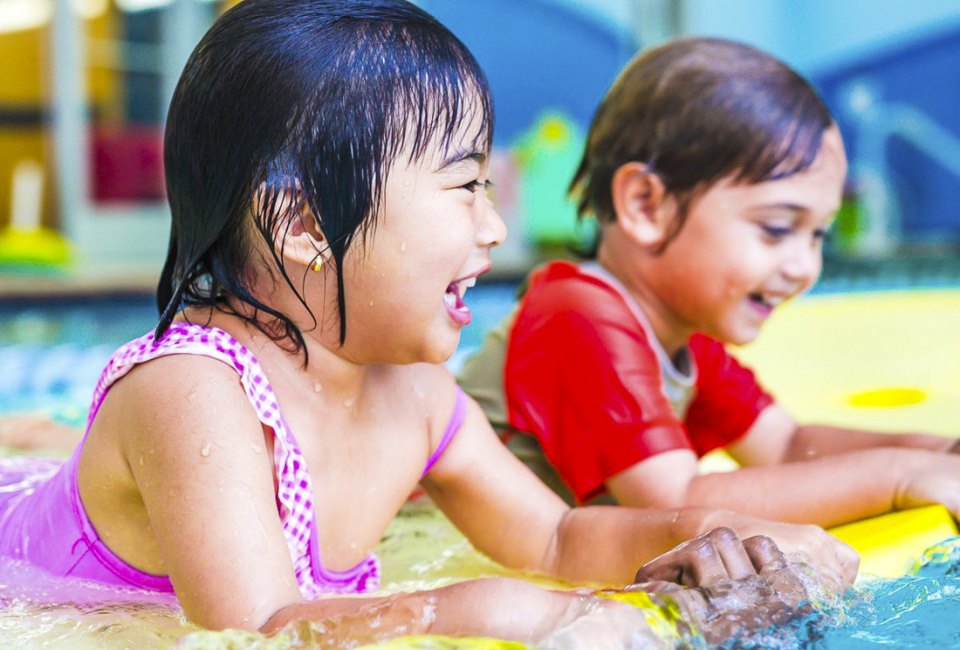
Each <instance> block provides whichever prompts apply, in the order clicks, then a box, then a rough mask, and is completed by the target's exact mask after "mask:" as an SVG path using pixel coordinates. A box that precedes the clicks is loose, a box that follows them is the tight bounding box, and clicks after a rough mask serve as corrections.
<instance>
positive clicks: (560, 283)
mask: <svg viewBox="0 0 960 650" xmlns="http://www.w3.org/2000/svg"><path fill="white" fill-rule="evenodd" d="M522 291H523V293H522V296H521V298H522V299H523V301H524V302H525V303H530V302H536V303H539V304H543V305H544V306H550V305H552V306H555V307H566V308H575V307H580V306H582V307H584V308H588V307H590V306H595V305H596V301H598V300H611V301H612V302H613V303H623V300H622V299H621V297H620V295H619V293H618V292H617V291H616V289H615V288H614V287H613V286H612V285H611V284H610V283H609V282H607V281H605V280H604V279H603V278H602V277H600V276H598V275H597V274H595V273H590V272H588V271H586V270H584V269H583V267H582V266H581V265H579V264H576V263H574V262H568V261H565V260H559V261H554V262H549V263H547V264H545V265H543V266H541V267H539V268H537V269H535V270H534V271H533V272H532V273H531V274H530V276H529V278H528V279H527V283H526V287H525V288H524V289H523V290H522ZM623 306H624V308H626V304H624V305H623Z"/></svg>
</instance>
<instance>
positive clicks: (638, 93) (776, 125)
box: [570, 38, 833, 252]
mask: <svg viewBox="0 0 960 650" xmlns="http://www.w3.org/2000/svg"><path fill="white" fill-rule="evenodd" d="M832 124H833V119H832V118H831V116H830V112H829V111H828V110H827V108H826V106H825V105H824V104H823V102H822V100H821V99H820V97H819V96H818V95H817V93H816V91H815V90H814V89H813V88H812V87H811V86H810V84H809V83H807V82H806V80H804V79H803V78H802V77H801V76H800V75H798V74H797V73H796V72H794V71H793V70H791V69H790V68H789V67H788V66H786V65H785V64H783V63H782V62H780V61H778V60H777V59H775V58H774V57H772V56H770V55H769V54H766V53H765V52H762V51H760V50H758V49H756V48H753V47H750V46H747V45H743V44H740V43H735V42H732V41H726V40H722V39H715V38H681V39H676V40H673V41H670V42H668V43H666V44H665V45H662V46H660V47H656V48H654V49H652V50H649V51H647V52H644V53H642V54H640V55H639V56H638V57H636V58H635V59H634V60H633V61H632V62H630V64H628V65H627V67H626V68H625V69H624V70H623V71H622V72H621V73H620V76H619V77H618V78H617V80H616V81H615V82H614V83H613V86H612V87H611V88H610V90H609V91H608V92H607V95H606V97H604V99H603V101H602V102H601V104H600V107H599V108H598V109H597V112H596V114H595V115H594V118H593V122H592V124H591V126H590V132H589V135H588V136H587V145H586V149H585V151H584V154H583V158H582V159H581V161H580V167H579V169H578V170H577V173H576V174H575V175H574V178H573V182H572V183H571V184H570V194H571V196H574V197H575V198H576V199H577V200H578V211H579V214H580V216H581V217H582V216H585V215H588V214H592V215H594V216H596V218H597V219H598V220H599V221H600V222H601V223H609V222H612V221H614V220H615V219H616V214H615V212H614V208H613V200H612V196H611V183H612V181H613V176H614V173H615V172H616V171H617V169H618V168H619V167H621V166H622V165H624V164H626V163H628V162H633V161H637V162H642V163H645V164H646V165H647V166H648V167H649V168H650V170H651V171H652V172H654V173H656V174H657V175H658V176H659V177H660V179H661V180H662V181H663V183H664V185H665V187H666V190H667V192H669V193H670V194H671V195H672V196H673V198H674V199H675V200H676V201H677V206H678V211H677V212H678V213H677V219H676V221H675V222H674V224H673V226H672V232H671V235H670V236H669V237H668V238H667V239H666V243H665V244H664V247H665V246H666V245H667V244H668V243H669V242H670V240H671V238H672V237H674V236H676V234H677V233H678V232H679V231H680V229H681V228H682V226H683V223H684V219H685V217H686V211H687V209H688V208H689V206H690V202H691V201H692V200H693V199H695V198H696V197H697V196H698V195H699V194H700V193H702V192H703V191H705V190H706V189H707V188H708V187H709V186H711V185H713V184H714V183H716V182H718V181H720V180H722V179H724V178H728V177H730V178H732V179H733V180H734V181H735V182H738V183H760V182H763V181H767V180H773V179H775V178H781V177H784V176H789V175H791V174H795V173H797V172H800V171H803V170H804V169H806V168H808V167H809V166H810V165H811V164H812V163H813V161H814V160H815V159H816V157H817V154H818V153H819V151H820V143H821V140H822V137H823V132H824V131H825V130H826V129H827V128H828V127H830V126H831V125H832ZM594 252H595V251H594Z"/></svg>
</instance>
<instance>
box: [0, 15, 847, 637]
mask: <svg viewBox="0 0 960 650" xmlns="http://www.w3.org/2000/svg"><path fill="white" fill-rule="evenodd" d="M492 121H493V115H492V104H491V98H490V94H489V90H488V87H487V83H486V81H485V79H484V76H483V74H482V72H481V71H480V69H479V67H478V66H477V63H476V61H475V60H474V59H473V57H472V56H471V55H470V53H469V52H468V51H467V50H466V48H465V47H464V46H463V44H462V43H460V41H458V40H457V39H456V38H455V37H454V36H453V35H452V34H450V33H449V32H448V31H447V30H446V29H445V28H444V27H442V26H441V25H440V24H438V23H437V22H436V21H434V20H433V19H432V18H431V17H429V16H428V15H426V14H424V13H423V12H422V11H420V10H419V9H417V8H416V7H415V6H413V5H410V4H408V3H406V2H404V1H403V0H357V1H354V2H350V3H344V2H340V1H333V0H247V1H246V2H243V3H241V4H239V5H238V6H237V7H236V8H234V9H232V10H231V11H229V12H227V13H226V14H225V15H224V16H223V17H221V18H220V20H218V22H217V23H216V24H215V25H214V26H213V27H212V28H211V30H210V31H209V32H208V33H207V35H206V36H205V37H204V38H203V40H202V41H201V42H200V44H199V45H198V46H197V48H196V50H195V51H194V53H193V55H192V56H191V58H190V60H189V61H188V63H187V66H186V69H185V70H184V72H183V75H182V77H181V80H180V83H179V85H178V87H177V89H176V93H175V96H174V98H173V101H172V104H171V107H170V113H169V118H168V122H167V129H166V136H165V137H166V142H165V165H166V178H167V188H168V194H169V200H170V205H171V209H172V214H173V227H172V234H171V241H170V249H169V255H168V258H167V263H166V265H165V267H164V269H163V274H162V277H161V280H160V284H159V295H158V303H159V306H160V309H161V311H162V316H161V318H160V322H159V325H158V326H157V328H156V331H155V332H153V333H151V334H148V335H146V336H144V337H142V338H140V339H137V340H135V341H132V342H130V343H128V344H126V345H124V346H123V347H121V348H120V349H119V350H118V351H117V352H116V353H115V355H114V356H113V357H112V359H111V360H110V362H109V364H108V366H107V368H106V369H105V370H104V372H103V375H102V376H101V379H100V382H99V384H98V386H97V388H96V391H95V394H94V399H93V405H92V408H91V411H90V415H89V419H88V426H87V430H86V434H85V436H84V439H83V441H82V442H81V444H80V445H79V446H78V447H77V449H76V450H75V452H74V453H73V455H72V456H71V457H70V459H69V460H67V461H66V463H65V464H64V465H63V466H62V467H61V468H60V470H59V471H58V472H57V473H55V474H53V475H52V476H48V477H26V480H25V481H24V482H23V483H22V484H21V485H24V486H29V489H25V490H22V491H20V492H15V493H12V494H9V493H8V494H4V495H3V497H2V502H0V551H2V553H3V554H5V555H7V556H12V557H16V558H23V559H26V560H28V561H31V562H34V563H36V564H39V565H41V566H42V567H44V568H46V569H48V570H49V571H51V572H53V573H55V574H58V575H72V576H77V577H81V578H88V579H91V580H99V581H103V582H107V583H111V584H122V585H134V586H137V587H141V588H145V589H150V590H155V591H161V592H174V593H175V594H176V597H177V599H178V600H179V602H180V603H181V604H182V606H183V609H184V611H185V613H186V615H187V616H188V617H189V618H190V619H191V620H193V621H195V622H196V623H199V624H201V625H204V626H209V627H212V628H223V627H239V628H248V629H260V630H264V631H271V630H275V629H277V628H278V627H280V626H282V625H284V624H285V623H287V622H289V621H292V620H295V619H313V620H326V619H343V617H348V618H349V617H352V616H354V615H356V616H359V617H361V620H368V619H369V620H372V619H373V618H374V617H375V618H376V626H363V625H360V627H354V628H352V630H353V633H357V631H358V630H363V629H365V633H366V634H369V635H380V636H383V637H388V636H392V635H397V634H401V633H411V632H422V631H430V632H434V633H445V634H484V635H490V636H499V637H504V638H509V639H518V640H523V641H530V642H536V643H547V644H549V643H560V642H561V641H562V642H564V643H570V644H572V646H573V647H577V645H578V644H581V646H580V647H583V646H582V644H583V643H586V642H587V640H588V639H589V640H590V642H595V641H596V639H593V637H592V636H591V635H593V634H595V633H596V632H597V630H598V629H600V630H603V634H606V635H609V637H610V638H609V639H607V641H606V643H610V644H611V646H610V647H620V646H621V645H626V644H628V643H629V642H630V639H635V638H641V639H643V638H646V637H645V636H643V635H644V634H647V632H645V629H646V628H645V622H644V618H643V616H642V614H641V613H640V612H639V610H635V609H633V608H631V607H629V606H627V605H623V604H621V603H616V602H610V601H602V602H604V603H607V604H603V605H599V604H598V603H599V602H601V601H598V600H596V599H594V598H592V597H587V596H584V595H582V594H573V593H559V592H552V591H547V590H543V589H541V588H538V587H534V586H532V585H530V584H527V583H524V582H518V581H512V580H485V581H476V582H468V583H462V584H458V585H454V586H451V587H446V588H442V589H437V590H434V591H431V592H424V593H413V594H403V595H395V596H391V597H370V598H323V599H318V597H319V596H321V595H331V594H332V595H337V594H350V595H355V594H364V593H370V592H373V591H375V590H376V588H377V584H378V579H379V574H380V565H379V562H378V560H377V558H376V557H375V556H373V555H371V549H372V548H373V547H374V546H375V545H376V544H377V543H378V541H379V540H380V538H381V536H382V534H383V532H384V530H385V528H386V526H387V524H388V523H389V522H390V521H391V519H392V518H393V516H394V515H395V514H396V512H397V510H398V509H399V508H400V506H401V505H402V504H403V503H404V501H405V500H406V498H407V496H408V495H409V494H410V493H411V491H412V490H413V489H414V488H415V486H416V485H417V484H418V483H420V484H421V485H422V486H423V487H424V488H425V490H426V491H427V493H428V494H429V495H430V496H431V497H432V498H433V499H434V500H435V501H436V503H437V504H438V505H439V507H440V508H442V509H443V511H444V512H445V513H446V514H447V515H448V516H449V517H450V519H451V520H452V521H453V522H454V523H455V524H456V525H457V526H458V527H459V528H460V530H462V531H463V532H464V533H465V534H466V535H467V536H468V537H469V538H470V540H471V541H472V542H473V544H474V545H476V547H477V548H478V549H479V550H481V551H483V552H485V553H487V554H488V555H489V556H490V557H492V558H493V559H495V560H497V561H499V562H501V563H503V564H504V565H507V566H510V567H516V568H518V569H526V570H530V571H536V572H543V573H547V574H551V575H555V576H559V577H562V578H565V579H568V580H571V581H591V582H594V583H602V584H611V585H620V586H622V585H626V584H628V583H630V582H631V581H632V580H633V579H634V572H635V571H636V569H637V567H638V566H640V565H641V564H643V563H644V562H647V561H649V560H650V559H651V558H654V556H656V555H658V554H660V553H664V552H665V551H668V550H669V549H670V548H671V547H672V546H674V545H675V544H677V543H678V542H681V541H683V540H686V539H690V538H694V537H697V536H698V535H701V534H704V533H706V531H709V530H710V529H713V528H715V527H716V526H720V525H724V526H729V527H730V529H733V531H736V533H738V534H739V535H742V536H744V537H746V536H748V535H755V534H757V533H765V534H768V535H770V536H772V537H774V538H775V539H776V540H778V541H779V542H780V543H781V545H782V547H783V548H784V549H785V550H790V551H802V552H806V553H807V555H808V556H809V557H810V558H812V559H813V561H814V563H815V565H817V566H819V567H821V568H823V569H824V570H825V571H826V572H828V573H834V574H836V576H837V580H838V582H839V583H840V586H841V587H843V586H845V585H848V584H850V582H851V581H852V579H853V577H854V575H855V572H856V557H855V553H852V550H851V549H850V548H849V547H847V546H845V545H842V544H840V543H839V542H837V541H836V540H833V539H832V538H830V537H829V536H828V535H826V534H825V533H824V532H823V531H822V530H820V529H819V528H816V527H810V526H789V525H783V524H775V523H769V522H764V521H760V520H757V519H753V518H750V517H744V516H741V515H735V514H733V513H729V512H726V511H722V510H715V509H703V508H701V509H684V510H633V509H627V508H607V509H604V508H597V509H577V510H570V509H569V508H568V507H567V506H566V505H565V504H564V503H563V502H562V501H561V500H560V499H558V498H557V497H556V496H555V495H554V494H553V493H552V492H550V491H549V490H548V489H547V488H546V487H544V486H543V485H542V484H541V483H540V482H539V481H538V480H537V479H536V477H535V476H534V475H533V474H532V473H530V472H529V471H528V470H526V469H525V468H524V467H523V465H522V464H521V463H519V462H518V461H517V460H516V459H515V458H514V457H513V456H512V455H511V454H510V453H509V452H508V451H507V450H506V449H505V448H504V447H503V445H501V444H500V442H499V440H498V438H497V437H496V435H495V434H494V433H493V431H492V429H491V428H490V426H489V424H488V422H487V421H486V418H485V417H484V416H483V413H482V412H481V411H480V409H479V408H478V407H477V406H476V405H475V404H474V403H473V402H472V401H470V400H469V399H467V398H466V397H465V396H464V394H463V393H462V392H461V391H460V390H459V389H458V388H457V387H456V384H455V382H454V381H453V379H452V377H451V376H449V374H448V373H447V372H446V371H445V369H444V368H443V366H442V365H439V364H440V362H442V361H444V360H445V359H447V358H448V357H449V356H450V355H451V354H452V353H453V351H454V349H455V348H456V346H457V343H458V340H459V337H460V330H461V328H462V327H463V326H465V325H466V324H468V323H469V322H470V310H469V308H468V307H467V305H466V304H465V302H464V294H465V293H466V292H467V289H468V288H469V287H471V286H473V284H474V282H475V280H476V278H477V276H479V275H480V274H481V273H483V272H485V271H486V270H488V269H489V267H490V262H489V250H490V248H491V247H492V246H494V245H496V244H497V243H499V241H500V240H501V239H502V238H503V237H504V235H505V233H504V225H503V222H502V221H501V220H500V218H499V216H498V215H497V214H496V212H495V211H494V209H493V208H492V206H491V205H490V202H489V201H488V199H487V197H486V194H485V192H484V186H485V184H486V182H487V160H488V154H489V150H490V139H491V132H492ZM730 529H726V530H721V531H720V532H713V533H709V534H705V536H701V537H697V539H696V540H695V541H694V542H693V543H691V544H688V545H686V546H683V547H681V548H679V549H677V550H674V551H672V552H671V553H668V554H667V555H666V556H664V557H663V558H661V559H660V560H657V561H655V562H654V563H653V564H652V565H650V566H648V567H646V568H644V569H643V570H642V571H641V573H640V574H639V577H638V579H642V580H656V579H669V580H674V581H677V582H682V583H683V584H685V585H687V586H697V585H701V586H705V587H709V586H711V585H714V584H716V583H717V581H718V580H721V579H726V578H743V577H748V576H754V577H755V576H756V574H757V573H758V572H761V573H762V574H763V575H764V576H771V580H773V576H775V575H782V573H783V571H784V562H783V556H782V555H780V553H779V551H778V550H777V549H776V547H774V546H771V545H770V543H769V541H766V542H765V541H763V538H759V539H758V538H751V539H750V540H747V541H746V542H744V543H743V544H741V543H740V541H739V539H738V538H737V536H736V535H735V534H734V532H732V531H731V530H730ZM37 540H43V541H42V543H38V541H37ZM787 573H789V570H787ZM777 584H779V586H777ZM777 584H774V587H775V589H774V591H773V592H771V591H770V590H767V592H766V593H767V594H769V593H774V594H775V595H777V594H779V595H778V597H777V598H775V599H773V600H776V601H778V602H779V601H781V600H787V601H795V600H796V599H797V597H798V589H795V587H796V584H797V583H796V581H795V580H793V581H791V580H789V579H788V580H786V581H780V582H779V583H777ZM784 585H787V586H784ZM790 585H793V586H790ZM654 586H655V585H654ZM778 589H779V590H780V591H779V592H778V591H777V590H778ZM799 591H802V589H800V590H799ZM681 594H686V595H677V598H678V599H680V600H682V601H683V602H686V603H687V605H689V606H690V607H691V609H689V610H688V612H689V614H690V615H691V616H697V615H698V613H700V614H703V612H704V611H705V610H703V609H699V610H698V609H697V608H696V607H695V602H694V601H696V600H697V598H696V597H695V596H694V595H695V594H696V592H694V591H692V590H691V591H686V592H681ZM691 594H694V595H691ZM703 595H704V597H709V592H704V594H703ZM685 599H692V600H685ZM691 602H694V604H693V605H691ZM700 602H702V601H700ZM781 605H782V603H781ZM758 606H760V607H765V608H766V611H767V612H774V611H776V609H777V606H776V603H774V602H761V603H760V604H759V605H758ZM364 617H367V618H364ZM701 622H703V623H704V625H709V622H708V621H707V620H706V615H705V614H704V615H703V620H702V621H701ZM597 626H599V627H597ZM346 628H350V626H349V625H347V626H345V628H343V629H346ZM329 629H341V628H338V627H337V625H335V624H333V623H331V624H330V627H329ZM354 640H358V639H354ZM600 643H601V644H602V643H604V642H603V641H602V640H601V641H600ZM604 647H607V646H604Z"/></svg>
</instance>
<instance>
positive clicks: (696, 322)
mask: <svg viewBox="0 0 960 650" xmlns="http://www.w3.org/2000/svg"><path fill="white" fill-rule="evenodd" d="M846 170H847V162H846V156H845V154H844V149H843V142H842V140H841V137H840V132H839V131H838V130H837V129H836V128H835V127H831V128H830V129H828V130H827V131H826V132H825V133H824V136H823V143H822V145H821V149H820V153H819V154H818V156H817V158H816V160H815V161H814V163H813V164H812V165H811V166H810V167H809V168H808V169H806V170H804V171H802V172H800V173H797V174H794V175H792V176H788V177H786V178H781V179H778V180H772V181H767V182H763V183H757V184H754V185H744V184H732V183H731V182H730V181H729V180H727V181H721V182H719V183H717V184H715V185H713V186H712V187H710V188H709V189H708V190H707V191H706V192H705V193H703V194H702V195H701V196H700V197H699V198H698V199H695V200H694V201H693V203H692V204H691V206H690V208H689V212H688V214H687V219H686V223H685V224H684V225H683V227H682V228H681V230H680V232H679V233H678V234H677V236H676V238H675V239H674V240H673V241H672V242H670V243H669V244H668V245H667V247H666V249H665V250H664V251H663V252H662V253H661V255H660V256H659V257H657V258H654V259H653V260H652V261H651V263H650V272H649V273H647V282H648V283H649V284H651V285H653V290H654V294H655V296H656V301H657V303H658V305H657V307H658V309H656V310H655V311H657V312H658V314H657V316H658V318H657V320H659V321H660V322H659V324H660V326H661V328H662V329H663V334H661V332H660V331H658V332H657V334H658V336H660V337H661V339H666V340H661V342H662V343H664V345H665V346H667V349H668V350H671V348H672V347H675V346H676V344H677V343H679V344H681V345H682V343H683V342H685V341H686V339H687V338H688V337H689V336H690V334H692V333H693V332H703V333H705V334H707V335H708V336H712V337H714V338H717V339H719V340H721V341H725V342H729V343H735V344H743V343H747V342H749V341H752V340H753V339H754V338H755V337H756V336H757V334H758V333H759V331H760V327H761V326H762V325H763V323H764V321H766V319H767V318H768V317H769V316H770V314H771V312H773V310H774V309H775V308H776V307H777V306H778V305H779V304H780V303H782V302H783V301H785V300H787V299H789V298H792V297H794V296H796V295H797V294H799V293H800V292H802V291H804V290H806V289H808V288H809V287H810V286H811V285H812V284H813V283H814V282H815V281H816V279H817V276H818V275H819V273H820V268H821V264H822V261H823V260H822V246H823V238H824V236H825V235H826V232H827V229H828V227H829V226H830V224H831V223H832V221H833V219H834V215H835V213H836V211H837V209H838V208H839V206H840V200H841V195H842V191H843V183H844V178H845V176H846ZM655 325H656V323H655ZM655 329H658V328H657V327H656V326H655Z"/></svg>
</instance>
